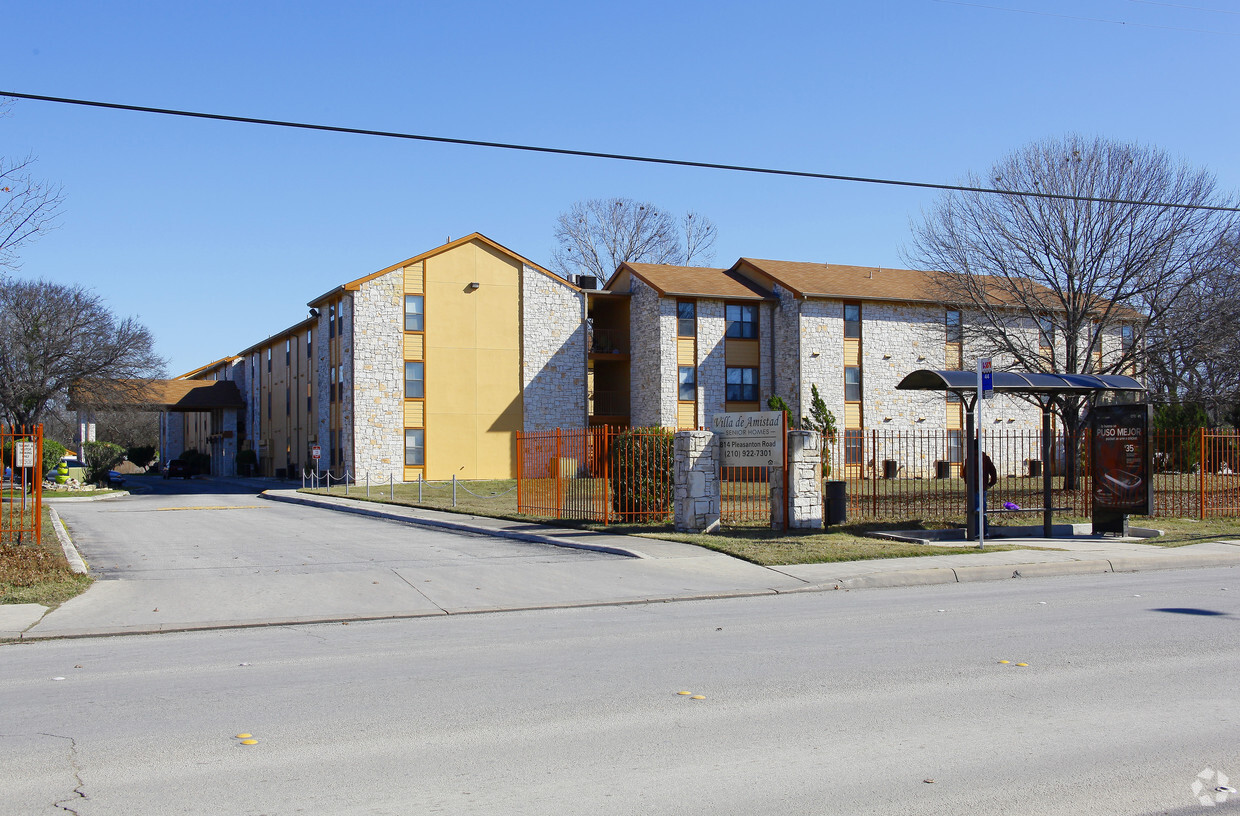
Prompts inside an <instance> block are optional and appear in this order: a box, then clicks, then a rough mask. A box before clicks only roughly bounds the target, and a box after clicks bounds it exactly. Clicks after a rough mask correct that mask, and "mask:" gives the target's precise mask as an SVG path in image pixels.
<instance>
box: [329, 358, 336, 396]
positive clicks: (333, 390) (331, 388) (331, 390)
mask: <svg viewBox="0 0 1240 816" xmlns="http://www.w3.org/2000/svg"><path fill="white" fill-rule="evenodd" d="M331 377H332V379H331V385H329V386H328V387H327V401H328V402H335V401H336V367H335V366H332V368H331Z"/></svg>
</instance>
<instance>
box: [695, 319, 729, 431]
mask: <svg viewBox="0 0 1240 816" xmlns="http://www.w3.org/2000/svg"><path fill="white" fill-rule="evenodd" d="M725 331H727V323H726V321H725V320H724V311H723V301H722V300H699V301H698V302H697V385H698V390H697V398H698V412H697V415H698V424H700V425H703V426H709V425H710V418H711V417H712V416H714V415H715V414H722V413H723V412H724V409H725V405H724V398H725V397H726V396H727V383H726V379H727V372H726V368H727V367H726V365H725V362H724V346H723V335H724V332H725Z"/></svg>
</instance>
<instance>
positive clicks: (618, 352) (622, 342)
mask: <svg viewBox="0 0 1240 816" xmlns="http://www.w3.org/2000/svg"><path fill="white" fill-rule="evenodd" d="M590 335H591V336H590V357H591V359H595V360H598V359H604V360H606V359H627V357H628V355H629V331H628V329H604V328H595V329H594V330H593V331H592V332H591V333H590Z"/></svg>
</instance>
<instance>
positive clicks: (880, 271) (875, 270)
mask: <svg viewBox="0 0 1240 816" xmlns="http://www.w3.org/2000/svg"><path fill="white" fill-rule="evenodd" d="M732 269H733V270H737V271H739V270H742V269H744V270H746V271H756V272H757V273H759V274H761V275H765V276H767V277H769V278H771V279H772V280H774V281H775V282H776V283H778V284H779V285H780V286H783V287H784V288H785V289H787V290H789V291H790V292H792V293H793V295H795V296H796V297H800V298H804V297H830V298H843V299H856V300H907V301H924V302H929V303H937V302H939V301H938V299H937V298H935V297H934V295H933V292H932V290H933V286H932V285H931V282H930V276H929V274H928V273H926V272H920V271H918V270H915V269H886V268H883V267H877V266H845V265H843V264H821V263H805V262H801V261H771V260H763V259H760V258H741V259H740V260H739V261H737V262H736V264H735V265H733V267H732Z"/></svg>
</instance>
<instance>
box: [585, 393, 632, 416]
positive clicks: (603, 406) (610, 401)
mask: <svg viewBox="0 0 1240 816" xmlns="http://www.w3.org/2000/svg"><path fill="white" fill-rule="evenodd" d="M590 416H613V417H615V416H620V417H626V416H629V392H628V391H593V392H591V394H590Z"/></svg>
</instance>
